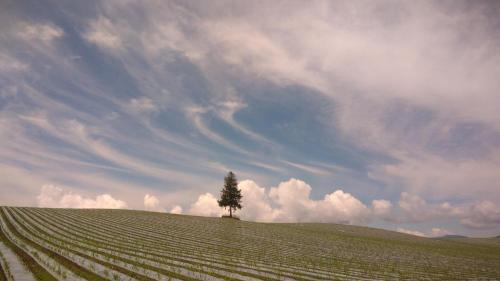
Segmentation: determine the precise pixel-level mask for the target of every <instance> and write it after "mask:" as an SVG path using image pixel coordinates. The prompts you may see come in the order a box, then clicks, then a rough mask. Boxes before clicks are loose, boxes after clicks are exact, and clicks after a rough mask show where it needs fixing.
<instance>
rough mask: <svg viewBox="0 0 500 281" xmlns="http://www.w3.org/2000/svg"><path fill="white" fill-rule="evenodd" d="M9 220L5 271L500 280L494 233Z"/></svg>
mask: <svg viewBox="0 0 500 281" xmlns="http://www.w3.org/2000/svg"><path fill="white" fill-rule="evenodd" d="M0 219H1V221H0V226H1V233H0V240H1V243H0V253H1V255H0V265H1V271H0V272H1V273H0V280H12V279H14V280H400V279H412V280H414V279H431V280H458V279H459V280H465V279H480V278H483V279H486V280H500V266H499V265H500V243H498V239H494V238H491V239H473V238H461V239H458V240H455V239H450V240H447V239H428V238H422V237H416V236H411V235H406V234H401V233H397V232H392V231H386V230H381V229H374V228H367V227H359V226H349V225H338V224H309V223H308V224H303V223H297V224H276V223H255V222H245V221H237V220H228V219H220V218H204V217H195V216H184V215H171V214H164V213H155V212H144V211H130V210H98V209H95V210H94V209H86V210H81V209H42V208H17V207H15V208H14V207H2V208H1V211H0ZM12 277H13V278H12Z"/></svg>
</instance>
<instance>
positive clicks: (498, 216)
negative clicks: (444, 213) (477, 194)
mask: <svg viewBox="0 0 500 281" xmlns="http://www.w3.org/2000/svg"><path fill="white" fill-rule="evenodd" d="M460 222H461V223H462V224H463V225H465V226H467V227H470V228H478V229H487V228H493V227H495V226H497V227H498V226H499V225H500V206H499V205H498V204H495V203H493V202H491V201H482V202H479V203H476V204H473V205H472V206H470V207H469V208H468V209H467V210H466V211H465V212H464V215H463V216H462V219H461V220H460Z"/></svg>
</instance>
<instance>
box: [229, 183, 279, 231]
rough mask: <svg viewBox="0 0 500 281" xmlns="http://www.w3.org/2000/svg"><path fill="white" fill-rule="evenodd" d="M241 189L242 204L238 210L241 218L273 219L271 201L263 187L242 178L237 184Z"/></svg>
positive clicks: (267, 220)
mask: <svg viewBox="0 0 500 281" xmlns="http://www.w3.org/2000/svg"><path fill="white" fill-rule="evenodd" d="M238 188H240V189H241V195H242V196H243V198H242V206H243V208H242V209H241V211H240V215H241V217H242V218H244V219H247V220H253V221H262V222H271V221H273V220H274V215H275V214H274V212H273V208H272V207H271V205H270V204H271V202H270V200H269V198H268V196H267V194H266V190H265V188H263V187H260V186H258V185H257V184H256V183H255V182H254V181H251V180H244V181H241V182H240V183H239V184H238Z"/></svg>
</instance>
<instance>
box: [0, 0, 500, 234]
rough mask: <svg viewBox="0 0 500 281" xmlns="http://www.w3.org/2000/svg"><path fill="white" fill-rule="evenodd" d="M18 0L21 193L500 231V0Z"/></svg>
mask: <svg viewBox="0 0 500 281" xmlns="http://www.w3.org/2000/svg"><path fill="white" fill-rule="evenodd" d="M0 6H1V7H0V110H1V112H0V140H1V142H2V147H1V148H0V156H1V157H0V174H1V177H0V192H1V195H2V196H1V197H0V204H2V205H23V206H47V207H117V208H123V207H126V208H133V209H148V210H154V211H166V212H181V213H185V214H199V215H213V216H216V215H220V212H221V210H220V209H219V208H218V207H217V206H216V202H215V197H217V195H218V193H219V190H220V188H221V184H222V179H223V177H224V175H225V173H227V171H229V170H232V171H234V172H235V173H236V174H237V176H238V178H239V179H240V180H241V181H242V184H241V188H242V190H243V192H244V194H246V196H245V197H246V198H247V199H246V201H244V204H243V205H244V206H246V208H244V209H243V210H242V212H241V215H242V217H244V218H246V219H249V220H258V221H278V222H279V221H283V222H285V221H292V222H293V221H321V222H345V223H354V224H364V225H371V226H376V227H383V228H387V229H391V230H399V231H403V232H413V233H418V234H420V235H426V236H437V235H442V234H448V233H454V234H465V235H472V236H490V235H498V234H499V232H500V187H499V185H498V183H499V182H500V173H499V172H498V171H500V115H499V114H498V109H497V105H498V104H500V95H499V94H498V89H499V86H500V81H499V80H498V74H500V47H499V46H500V44H498V43H499V42H497V41H498V38H500V37H498V32H499V30H500V20H499V19H498V17H496V16H495V15H497V14H498V13H496V12H500V11H499V5H498V4H496V3H495V2H487V1H477V2H474V3H470V2H461V1H444V2H437V1H436V2H432V1H428V2H419V3H409V2H406V3H397V2H390V1H377V2H376V3H374V2H364V1H359V2H358V1H353V2H349V3H345V2H336V1H327V2H322V1H313V2H310V3H308V4H307V5H305V4H304V3H301V2H294V1H290V2H276V3H269V2H259V1H257V2H251V3H235V2H231V1H229V2H226V1H215V2H210V3H208V2H191V1H148V2H140V3H139V2H136V1H103V2H101V1H85V2H81V3H76V2H63V3H61V2H59V1H2V3H1V4H0Z"/></svg>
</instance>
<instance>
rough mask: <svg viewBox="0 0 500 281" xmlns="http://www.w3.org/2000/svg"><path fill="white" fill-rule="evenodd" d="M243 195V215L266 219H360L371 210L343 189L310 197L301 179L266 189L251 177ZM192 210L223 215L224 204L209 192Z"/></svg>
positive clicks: (242, 183) (323, 220)
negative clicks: (318, 196)
mask: <svg viewBox="0 0 500 281" xmlns="http://www.w3.org/2000/svg"><path fill="white" fill-rule="evenodd" d="M238 187H239V188H240V189H241V192H242V195H243V199H242V206H243V209H242V210H241V211H237V212H238V214H239V215H240V216H241V218H242V219H247V220H255V221H263V222H343V223H353V222H361V221H364V220H367V219H369V218H370V215H371V212H370V209H369V208H367V207H366V206H365V205H364V204H363V203H362V202H361V201H359V200H358V199H357V198H355V197H354V196H352V195H351V194H349V193H346V192H344V191H342V190H336V191H335V192H333V193H330V194H327V195H325V197H324V199H322V200H312V199H311V198H310V193H311V186H309V185H308V184H307V183H305V182H304V181H301V180H298V179H294V178H292V179H290V180H288V181H285V182H281V183H280V184H279V185H278V186H277V187H272V188H270V189H269V191H268V192H266V189H265V188H263V187H260V186H259V185H257V184H256V183H255V182H253V181H251V180H244V181H241V182H240V183H239V185H238ZM190 213H192V214H199V215H206V216H220V215H221V208H220V207H219V206H218V204H217V200H216V198H215V197H214V196H213V195H212V194H210V193H206V194H204V195H201V196H200V197H199V198H198V200H197V201H196V202H195V203H194V204H193V205H191V210H190Z"/></svg>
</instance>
